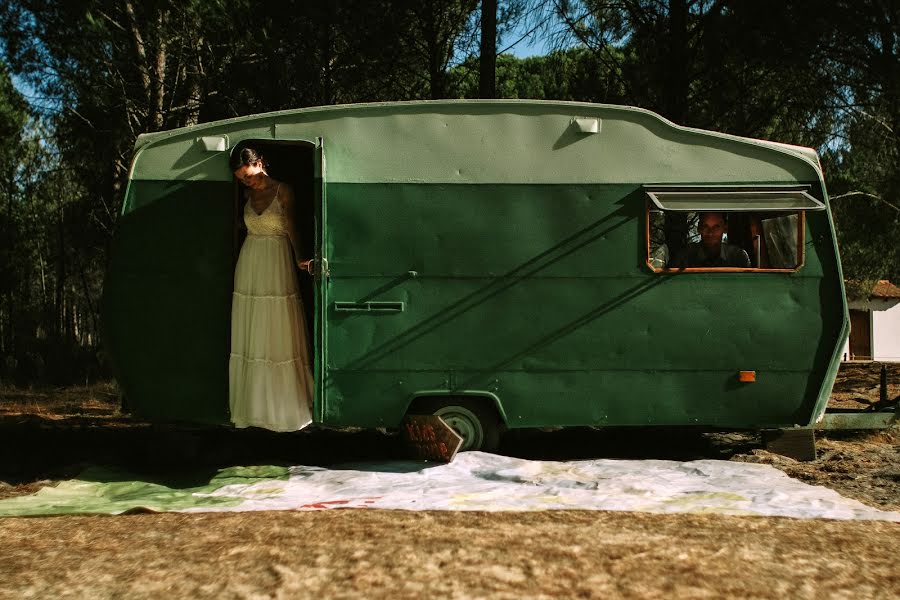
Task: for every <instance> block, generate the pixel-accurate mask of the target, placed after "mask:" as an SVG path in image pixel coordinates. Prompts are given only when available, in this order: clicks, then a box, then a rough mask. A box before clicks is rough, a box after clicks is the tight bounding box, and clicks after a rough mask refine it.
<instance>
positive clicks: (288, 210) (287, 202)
mask: <svg viewBox="0 0 900 600" xmlns="http://www.w3.org/2000/svg"><path fill="white" fill-rule="evenodd" d="M278 201H279V202H281V207H282V208H283V209H284V216H285V220H286V221H287V222H286V226H287V234H288V238H289V239H290V240H291V247H292V248H293V249H294V261H295V262H296V263H297V266H298V267H300V268H301V269H302V270H304V271H306V272H307V273H312V268H313V267H312V262H313V261H312V260H311V259H305V258H303V257H302V255H301V254H300V240H299V239H298V237H297V220H296V216H297V213H296V206H297V203H296V202H295V200H294V188H293V187H291V186H290V185H288V184H287V183H282V184H281V190H280V191H279V193H278Z"/></svg>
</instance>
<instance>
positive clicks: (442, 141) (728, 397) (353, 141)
mask: <svg viewBox="0 0 900 600" xmlns="http://www.w3.org/2000/svg"><path fill="white" fill-rule="evenodd" d="M575 118H599V119H601V120H602V123H603V126H602V129H601V130H600V132H599V133H597V134H592V135H585V134H583V133H581V132H579V131H575V129H576V126H575V125H573V123H574V121H573V119H575ZM216 135H221V136H227V139H228V140H229V141H230V142H231V143H237V142H239V141H241V140H245V139H274V138H273V136H276V135H277V136H278V139H306V140H309V139H317V138H320V139H321V140H322V141H320V143H319V144H318V147H319V154H318V156H319V159H318V160H319V162H320V163H321V165H320V166H319V168H317V170H316V179H315V181H314V182H313V186H314V188H315V190H316V194H317V201H316V203H317V207H318V208H317V214H316V217H315V218H316V220H317V242H316V243H317V248H318V250H317V258H318V259H320V262H319V265H318V269H319V270H320V271H319V278H318V280H317V289H316V335H315V336H314V340H315V341H314V345H315V346H316V347H315V348H314V355H315V356H316V361H317V364H316V375H317V385H316V387H317V398H316V407H315V413H314V414H315V419H316V421H317V422H320V423H323V424H328V425H335V426H342V425H346V426H397V425H398V424H399V423H400V421H401V419H402V417H403V415H404V413H405V411H406V409H407V407H408V406H409V403H410V402H411V400H412V399H413V398H415V397H416V396H417V395H419V394H428V395H435V394H442V393H444V394H447V395H454V394H459V395H483V396H484V397H485V401H487V402H490V403H494V404H497V405H498V406H499V408H500V410H499V413H500V414H501V415H502V416H503V418H504V420H505V422H506V423H507V425H508V426H510V427H534V426H555V425H587V424H591V425H610V426H613V425H702V426H713V427H723V428H724V427H727V428H741V427H746V428H756V427H786V426H793V425H809V424H811V423H812V422H814V420H815V419H816V418H817V417H818V416H819V415H820V414H821V411H823V410H824V406H825V403H826V402H827V398H828V394H829V393H830V390H831V385H832V384H833V381H834V376H835V374H836V370H837V364H838V361H839V358H840V348H841V347H842V344H843V341H844V340H845V339H846V336H847V309H846V304H845V300H844V295H843V283H842V278H841V272H840V264H839V260H838V257H837V250H836V243H835V238H834V229H833V225H832V223H831V215H830V210H825V211H815V212H808V213H807V214H806V222H805V228H806V231H805V240H806V247H805V251H804V254H805V264H804V265H803V266H802V267H801V268H800V269H799V270H797V271H795V272H781V273H772V272H758V273H716V272H706V273H655V272H653V271H652V270H651V269H650V268H649V267H648V266H647V264H646V254H645V252H646V238H645V235H646V234H645V211H646V194H645V192H644V189H643V186H646V185H667V184H668V185H675V184H678V185H681V184H683V185H704V186H705V185H746V184H760V185H779V186H796V185H803V186H808V189H809V191H810V194H811V195H812V196H813V197H814V198H816V199H817V200H818V201H819V202H821V203H824V204H825V205H826V207H827V197H826V195H825V191H824V186H823V184H822V180H821V173H820V171H819V170H818V167H817V165H816V164H814V162H813V161H812V160H811V159H810V157H809V155H808V152H807V151H805V150H802V149H800V150H798V149H795V148H791V147H787V146H783V145H778V144H767V143H764V142H759V141H756V140H744V139H741V138H734V137H731V136H724V135H722V134H715V133H709V132H700V131H697V130H691V129H686V128H681V127H677V126H675V125H672V124H671V123H669V122H667V121H665V120H663V119H661V118H659V117H658V116H656V115H653V114H652V113H648V112H646V111H641V110H638V109H631V108H621V107H609V106H600V105H587V104H577V103H538V102H527V103H514V102H484V103H471V102H443V103H410V104H408V105H396V104H388V105H365V106H358V107H333V108H329V109H312V110H305V111H288V112H284V113H273V114H270V115H260V116H254V117H247V118H244V119H236V120H231V121H226V122H220V123H212V124H208V125H203V126H198V127H194V128H190V129H188V130H177V131H173V132H167V133H163V134H158V135H153V136H147V137H143V138H142V139H141V140H140V141H139V144H138V151H137V153H136V157H135V161H134V164H133V167H132V178H131V181H130V184H129V189H128V192H127V195H126V202H125V206H124V209H123V214H122V216H121V218H120V222H119V229H118V231H117V233H116V240H115V246H114V249H113V258H112V260H111V263H110V270H109V276H108V279H107V284H106V290H105V296H104V319H105V325H106V329H107V340H108V341H109V343H110V350H111V353H112V354H113V355H114V358H115V360H116V365H117V370H118V374H119V377H120V381H121V382H122V386H123V389H124V390H125V393H126V395H127V397H128V400H129V405H130V406H131V407H132V409H133V410H135V412H137V413H138V414H140V415H142V416H147V417H150V418H160V419H162V418H169V419H184V420H193V421H204V422H223V421H227V357H228V333H227V330H228V322H229V314H230V312H229V311H230V292H231V285H232V271H231V266H232V262H231V257H232V256H233V252H234V248H233V247H232V243H233V242H232V236H231V228H232V223H231V220H232V219H233V214H232V212H233V211H232V207H231V202H230V198H231V197H232V194H233V187H232V186H233V184H232V182H231V179H230V174H229V173H228V172H227V153H224V152H218V153H216V152H209V151H207V150H205V149H203V148H202V147H201V146H200V145H198V144H197V141H196V140H197V139H198V138H201V137H209V136H216ZM325 144H327V146H328V170H327V174H326V173H325V169H324V154H323V151H322V148H323V147H324V145H325ZM326 212H327V217H326ZM321 259H325V260H327V271H328V274H327V276H326V274H325V272H324V271H325V268H326V263H325V260H321ZM373 306H375V308H376V310H372V307H373ZM360 307H365V308H366V310H361V309H360ZM338 308H340V309H341V310H338ZM353 308H357V309H359V310H350V309H353ZM742 370H753V371H756V374H757V380H756V382H754V383H741V382H739V381H738V377H737V374H738V372H739V371H742Z"/></svg>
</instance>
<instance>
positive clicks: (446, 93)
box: [0, 0, 900, 378]
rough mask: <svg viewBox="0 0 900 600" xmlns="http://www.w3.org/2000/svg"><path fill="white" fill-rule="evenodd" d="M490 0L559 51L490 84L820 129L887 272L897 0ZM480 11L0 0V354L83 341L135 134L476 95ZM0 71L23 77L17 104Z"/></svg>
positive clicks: (342, 4)
mask: <svg viewBox="0 0 900 600" xmlns="http://www.w3.org/2000/svg"><path fill="white" fill-rule="evenodd" d="M497 14H498V22H497V33H498V35H499V37H500V39H501V42H500V46H501V47H502V46H503V44H504V43H505V42H504V41H502V40H504V39H505V40H506V41H508V40H509V39H510V37H511V36H513V35H515V34H514V33H513V30H522V28H525V29H528V30H531V31H534V32H536V35H540V36H543V38H544V40H545V41H546V42H547V43H548V44H550V45H551V46H553V47H554V48H556V50H554V51H551V52H549V53H548V55H546V56H538V57H532V58H526V59H518V58H516V57H514V56H511V55H507V54H501V55H500V56H499V57H498V60H497V66H496V69H497V72H496V84H497V96H498V97H501V98H535V99H558V100H578V101H589V102H604V103H622V104H630V105H637V106H642V107H644V108H649V109H651V110H655V111H657V112H659V113H660V114H662V115H663V116H665V117H667V118H669V119H671V120H673V121H675V122H677V123H679V124H683V125H690V126H695V127H701V128H708V129H715V130H720V131H725V132H729V133H733V134H736V135H743V136H749V137H758V138H763V139H772V140H777V141H781V142H788V143H794V144H798V145H804V146H811V147H815V148H818V149H819V151H820V154H821V156H822V162H823V165H824V168H825V172H826V176H827V179H828V181H827V183H828V185H829V189H830V192H831V194H832V197H833V203H832V207H833V215H834V219H835V225H836V227H837V230H838V235H839V244H840V249H841V253H842V259H843V265H844V269H845V273H846V275H847V277H848V278H853V279H854V280H858V281H861V282H871V281H874V280H877V279H884V278H890V279H893V280H894V281H895V282H896V281H898V280H900V266H898V265H900V254H898V253H900V244H898V243H897V242H898V239H900V168H898V167H897V165H898V164H900V163H898V161H900V59H898V52H900V33H898V32H900V6H898V5H897V3H896V2H856V1H854V0H834V1H833V2H828V3H820V2H816V1H814V0H796V1H793V2H789V3H784V2H780V1H778V0H665V1H660V0H615V1H612V0H566V1H554V2H547V1H546V0H501V1H500V2H499V3H498V12H497ZM479 15H480V3H479V2H478V1H477V0H375V1H371V0H365V1H364V0H341V1H338V2H304V1H302V0H285V1H283V2H277V3H266V4H260V3H259V2H252V1H251V0H231V1H230V2H225V1H224V0H185V1H182V2H176V1H175V0H147V1H142V2H137V1H136V0H79V1H78V2H68V1H66V2H62V1H59V0H7V1H6V2H4V3H2V4H0V51H2V57H3V59H4V61H5V62H4V63H0V139H3V140H4V142H5V143H4V144H3V146H2V147H0V201H2V206H0V231H2V234H3V235H2V239H0V360H2V361H5V362H4V364H2V365H0V373H9V372H10V368H9V365H13V366H15V369H13V370H18V371H19V372H27V374H28V377H30V378H35V377H40V376H45V377H49V376H51V374H52V373H51V372H54V371H56V372H61V371H62V370H61V369H59V368H58V367H54V366H53V364H54V362H55V363H56V364H63V363H65V364H75V363H77V360H75V359H74V358H73V357H77V356H78V355H79V352H80V349H81V348H88V349H95V348H96V347H97V343H98V342H97V339H98V335H99V332H98V328H97V320H98V318H99V316H98V314H97V311H98V306H97V302H98V298H99V293H100V288H101V285H102V271H103V266H104V264H105V260H106V249H107V246H108V242H109V239H110V236H111V233H112V230H113V228H114V226H115V218H116V215H117V213H118V209H119V206H120V203H121V200H122V194H123V191H124V186H125V183H126V178H127V169H128V164H129V162H130V160H131V152H132V148H133V146H134V142H135V139H136V138H137V136H138V135H140V134H141V133H145V132H151V131H158V130H161V129H169V128H174V127H180V126H185V125H191V124H195V123H199V122H204V121H210V120H216V119H221V118H228V117H234V116H239V115H244V114H251V113H259V112H265V111H270V110H279V109H286V108H295V107H301V106H310V105H322V104H332V103H344V102H361V101H379V100H407V99H428V98H443V97H455V98H475V97H478V93H479V92H478V89H479V85H478V71H479V57H478V56H477V53H478V51H477V48H478V46H479V44H478V42H479V39H480V32H479V31H478V23H479ZM10 74H15V75H16V76H17V77H18V78H20V79H21V80H22V81H24V82H26V84H27V85H28V86H29V87H30V88H31V89H33V90H34V92H35V96H36V98H35V99H34V101H33V102H32V104H31V112H33V113H34V115H33V116H32V118H31V119H30V120H29V115H28V106H27V105H26V103H25V102H24V100H23V99H22V97H21V95H20V94H19V93H18V92H16V91H15V89H13V86H12V83H11V81H10ZM51 348H55V349H57V350H58V349H59V348H64V349H66V350H65V352H68V356H59V357H57V358H53V357H52V356H51V355H52V354H53V352H57V350H54V351H53V352H51V350H50V349H51ZM79 360H80V359H79ZM16 365H18V366H16ZM23 365H25V366H23ZM27 365H30V366H27ZM26 366H27V368H26ZM79 368H81V367H79ZM81 369H82V371H83V370H84V369H83V368H81Z"/></svg>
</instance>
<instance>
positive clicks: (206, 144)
mask: <svg viewBox="0 0 900 600" xmlns="http://www.w3.org/2000/svg"><path fill="white" fill-rule="evenodd" d="M197 143H198V144H200V145H201V146H203V149H204V150H206V151H207V152H225V151H226V150H228V136H227V135H207V136H203V137H198V138H197Z"/></svg>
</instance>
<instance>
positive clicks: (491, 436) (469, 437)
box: [410, 398, 500, 452]
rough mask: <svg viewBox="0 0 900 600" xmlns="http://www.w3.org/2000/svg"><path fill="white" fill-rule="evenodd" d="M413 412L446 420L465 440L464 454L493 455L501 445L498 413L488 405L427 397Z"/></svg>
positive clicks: (468, 399)
mask: <svg viewBox="0 0 900 600" xmlns="http://www.w3.org/2000/svg"><path fill="white" fill-rule="evenodd" d="M410 412H412V413H416V414H426V415H437V416H439V417H440V418H442V419H443V420H444V422H445V423H447V425H449V426H450V428H451V429H453V431H455V432H456V433H458V434H459V435H460V437H461V438H462V439H463V442H462V446H460V448H459V450H460V452H463V451H466V450H482V451H484V452H493V451H495V450H496V449H497V447H498V446H499V445H500V422H499V419H498V418H497V413H496V412H495V411H494V410H493V408H492V407H488V406H486V405H485V403H484V402H479V401H477V400H473V399H470V398H427V399H424V400H421V401H419V402H418V403H417V404H416V405H415V406H414V407H413V408H412V409H410Z"/></svg>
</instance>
